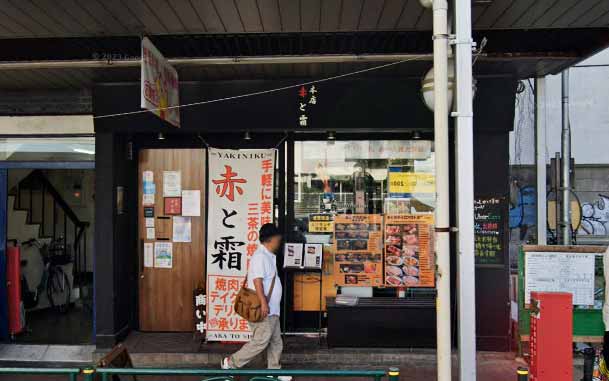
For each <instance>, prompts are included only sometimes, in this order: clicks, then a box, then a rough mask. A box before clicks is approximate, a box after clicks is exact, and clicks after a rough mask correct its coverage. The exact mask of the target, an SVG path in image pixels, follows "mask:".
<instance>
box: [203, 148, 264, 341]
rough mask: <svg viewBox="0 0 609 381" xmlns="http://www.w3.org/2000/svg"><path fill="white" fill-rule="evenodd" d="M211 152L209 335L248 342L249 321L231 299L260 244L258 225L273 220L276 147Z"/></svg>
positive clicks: (233, 297)
mask: <svg viewBox="0 0 609 381" xmlns="http://www.w3.org/2000/svg"><path fill="white" fill-rule="evenodd" d="M208 152H209V184H208V186H209V188H208V189H209V192H208V194H209V196H208V201H207V205H208V217H207V226H208V228H207V232H208V235H207V333H206V335H207V340H210V341H248V340H249V338H250V336H251V332H250V331H249V327H248V325H247V321H245V320H244V319H242V318H241V317H239V316H238V315H237V314H236V313H235V312H234V310H233V302H234V300H235V296H236V295H237V293H238V292H239V289H240V288H241V285H242V284H243V280H244V279H245V274H246V271H247V267H248V264H249V258H250V257H251V256H252V255H253V254H254V252H255V251H256V249H257V248H258V230H259V229H260V226H262V225H263V224H265V223H269V222H273V189H274V187H273V184H274V173H275V150H274V149H258V150H224V149H215V148H210V149H209V151H208Z"/></svg>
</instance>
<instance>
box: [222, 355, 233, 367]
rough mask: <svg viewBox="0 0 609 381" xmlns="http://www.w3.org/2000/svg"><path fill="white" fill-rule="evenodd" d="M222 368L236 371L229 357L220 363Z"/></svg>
mask: <svg viewBox="0 0 609 381" xmlns="http://www.w3.org/2000/svg"><path fill="white" fill-rule="evenodd" d="M220 368H222V369H224V370H228V369H235V368H233V367H232V366H231V364H230V360H229V358H228V357H225V358H223V359H222V361H221V362H220Z"/></svg>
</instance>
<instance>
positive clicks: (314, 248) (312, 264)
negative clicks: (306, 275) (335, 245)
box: [304, 243, 324, 269]
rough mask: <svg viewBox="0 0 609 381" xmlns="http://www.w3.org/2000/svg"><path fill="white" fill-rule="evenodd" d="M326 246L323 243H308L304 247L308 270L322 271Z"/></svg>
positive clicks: (305, 263) (305, 262) (305, 264)
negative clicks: (322, 260)
mask: <svg viewBox="0 0 609 381" xmlns="http://www.w3.org/2000/svg"><path fill="white" fill-rule="evenodd" d="M323 250H324V246H323V245H322V244H321V243H307V244H305V245H304V266H305V267H306V268H314V269H321V259H322V257H323Z"/></svg>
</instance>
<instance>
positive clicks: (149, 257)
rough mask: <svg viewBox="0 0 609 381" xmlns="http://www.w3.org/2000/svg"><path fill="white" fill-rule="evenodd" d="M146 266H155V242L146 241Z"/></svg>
mask: <svg viewBox="0 0 609 381" xmlns="http://www.w3.org/2000/svg"><path fill="white" fill-rule="evenodd" d="M144 267H154V244H153V243H152V242H145V243H144Z"/></svg>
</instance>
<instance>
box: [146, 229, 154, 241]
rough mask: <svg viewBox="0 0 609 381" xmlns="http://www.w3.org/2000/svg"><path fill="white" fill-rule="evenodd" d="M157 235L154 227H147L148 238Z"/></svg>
mask: <svg viewBox="0 0 609 381" xmlns="http://www.w3.org/2000/svg"><path fill="white" fill-rule="evenodd" d="M155 238H156V235H155V232H154V227H152V228H146V239H155Z"/></svg>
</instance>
